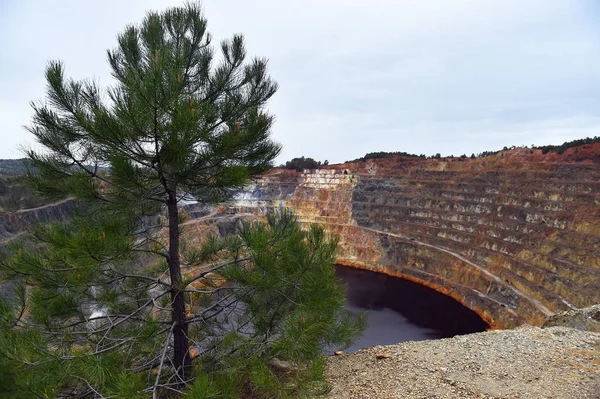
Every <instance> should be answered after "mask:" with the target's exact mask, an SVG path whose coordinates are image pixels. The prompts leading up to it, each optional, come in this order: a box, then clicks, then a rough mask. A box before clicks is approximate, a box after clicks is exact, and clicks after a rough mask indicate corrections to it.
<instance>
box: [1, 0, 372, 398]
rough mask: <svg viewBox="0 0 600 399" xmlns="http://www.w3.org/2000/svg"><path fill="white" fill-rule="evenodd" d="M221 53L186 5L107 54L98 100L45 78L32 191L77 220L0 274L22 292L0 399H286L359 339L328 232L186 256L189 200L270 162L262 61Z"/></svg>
mask: <svg viewBox="0 0 600 399" xmlns="http://www.w3.org/2000/svg"><path fill="white" fill-rule="evenodd" d="M220 48H221V53H222V60H221V61H220V62H218V63H217V64H216V65H215V63H214V62H213V57H214V52H213V50H212V47H211V40H210V35H209V34H208V33H207V32H206V20H205V19H204V17H203V16H202V13H201V7H200V5H199V4H188V5H186V6H185V7H178V8H172V9H169V10H167V11H165V12H163V13H155V12H150V13H148V14H147V16H146V18H145V19H144V21H143V22H142V24H141V25H139V26H134V25H132V26H128V27H127V28H126V29H125V30H124V32H123V33H121V34H120V35H119V36H118V46H117V48H116V49H115V50H112V51H109V52H108V61H109V63H110V66H111V69H112V75H113V77H114V78H115V80H116V84H115V85H114V86H112V87H110V88H109V89H108V90H106V92H103V91H102V90H101V89H100V88H99V87H98V85H97V84H96V83H94V82H92V81H74V80H71V79H67V78H65V74H64V70H63V66H62V64H61V63H60V62H51V63H50V64H49V65H48V67H47V70H46V80H47V83H48V95H47V102H46V103H43V104H33V108H34V118H33V123H32V125H31V126H30V128H29V130H30V132H31V133H33V134H34V135H35V137H36V139H37V141H38V143H39V144H40V145H41V146H42V147H43V150H42V151H40V152H36V151H33V150H32V151H29V152H28V157H29V159H30V161H31V165H32V168H33V169H34V170H35V173H32V174H30V175H29V179H30V181H31V182H32V184H33V185H34V186H35V188H36V189H37V190H38V191H39V192H40V193H42V194H43V195H45V196H47V197H48V198H56V199H58V198H65V197H74V198H76V199H77V200H78V201H79V204H80V206H79V208H78V212H77V214H76V215H75V216H74V218H72V220H70V221H69V223H68V224H55V225H52V226H46V227H40V228H38V229H37V230H36V231H35V232H34V233H33V238H34V239H33V242H34V243H35V246H33V244H25V243H21V244H15V245H14V246H13V254H12V256H7V257H5V259H4V260H3V261H2V270H3V272H4V277H5V278H12V279H16V280H18V281H20V282H21V284H19V285H18V286H17V288H18V289H17V294H18V295H17V296H16V298H17V300H15V301H13V304H12V305H13V306H9V305H8V304H2V306H1V307H0V311H1V313H2V314H3V318H2V321H1V322H0V348H1V349H0V351H1V352H2V353H1V354H2V356H0V372H2V371H6V370H10V373H8V374H6V375H5V376H1V377H0V381H3V380H4V379H5V377H6V379H8V380H9V383H8V384H7V385H8V386H10V388H8V390H7V391H6V392H8V393H6V394H5V395H6V397H15V398H18V397H32V396H37V397H52V396H66V397H86V395H87V397H103V395H104V396H110V395H117V396H118V397H127V398H136V397H147V396H148V394H149V393H151V394H152V396H153V397H167V396H168V395H170V394H177V393H178V392H181V391H182V390H183V389H185V387H186V386H187V385H190V384H193V387H192V389H191V390H190V391H189V393H190V395H191V397H198V398H199V397H211V395H212V396H215V395H220V396H219V397H243V396H247V395H248V394H249V392H251V393H252V395H257V396H258V395H262V396H266V397H275V396H285V395H287V396H291V397H294V395H295V396H299V395H300V394H301V392H303V388H306V389H312V388H314V386H313V385H311V384H310V383H309V382H310V381H313V380H314V379H315V378H317V377H322V373H323V368H322V366H323V364H322V361H320V360H318V359H319V355H320V353H322V350H323V348H324V347H326V346H327V345H333V344H340V343H341V344H349V343H350V341H351V337H352V336H353V334H356V333H357V332H358V331H359V330H360V328H362V322H361V320H360V319H355V318H352V317H350V316H349V315H347V314H346V313H344V311H343V301H344V292H343V291H344V290H343V287H342V286H341V285H340V283H339V282H337V280H336V279H335V276H334V273H333V268H332V262H333V261H334V259H335V257H334V250H335V247H336V242H335V240H334V239H331V238H327V236H326V235H325V234H324V232H323V231H322V230H321V229H318V228H315V227H313V228H311V229H310V230H308V231H302V230H301V229H300V228H299V227H298V224H297V221H296V220H295V219H294V218H293V217H292V216H291V215H290V214H288V213H284V214H282V215H280V216H279V217H270V218H269V220H268V225H267V226H262V225H256V224H254V225H244V226H242V227H240V230H239V231H238V233H237V234H236V235H234V236H232V237H229V238H216V237H213V238H212V239H210V240H208V241H207V242H206V243H205V244H204V246H203V247H202V248H200V249H198V248H193V247H191V246H189V247H188V246H187V245H186V243H185V241H184V240H182V222H184V221H185V213H184V212H182V211H181V209H180V202H181V200H182V199H184V198H190V197H193V198H195V199H197V200H198V201H199V202H200V203H209V202H217V201H222V200H224V199H227V198H228V197H229V195H230V194H231V193H232V191H233V190H235V189H237V188H239V187H240V186H241V185H243V184H244V182H246V181H247V179H248V178H249V177H252V176H255V175H257V174H260V173H262V172H264V171H266V170H268V169H269V168H270V167H271V162H272V160H273V159H274V158H275V157H276V156H277V154H278V153H279V151H280V147H279V145H277V144H276V143H274V142H272V141H271V140H270V139H269V131H270V127H271V125H272V122H273V117H272V116H271V115H270V114H269V113H268V112H267V111H266V110H265V105H266V102H267V100H268V99H269V98H270V97H271V96H272V95H273V94H274V93H275V91H276V89H277V85H276V83H275V82H273V81H272V80H271V78H270V77H269V76H268V74H267V68H266V66H267V62H266V60H264V59H254V60H251V61H247V60H246V52H245V49H244V41H243V38H242V36H240V35H235V36H234V37H233V38H232V39H231V40H227V41H224V42H222V43H221V46H220ZM163 214H164V215H165V217H162V216H161V215H163ZM207 262H210V263H207ZM194 358H196V360H195V361H194ZM273 362H275V363H273ZM277 362H280V363H281V362H287V363H284V364H288V365H290V366H289V367H288V369H287V370H286V371H285V372H284V373H283V374H281V373H278V372H277V365H276V363H277ZM4 382H5V381H4ZM282 384H283V385H282ZM248 390H250V391H248Z"/></svg>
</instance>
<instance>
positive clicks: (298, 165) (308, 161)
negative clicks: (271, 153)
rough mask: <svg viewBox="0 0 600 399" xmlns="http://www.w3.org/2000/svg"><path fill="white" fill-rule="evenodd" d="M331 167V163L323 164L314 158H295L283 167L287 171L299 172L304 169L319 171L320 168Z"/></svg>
mask: <svg viewBox="0 0 600 399" xmlns="http://www.w3.org/2000/svg"><path fill="white" fill-rule="evenodd" d="M321 165H324V166H327V165H329V161H327V160H325V162H323V163H321V161H315V160H314V159H312V158H308V157H307V158H305V157H300V158H293V159H292V160H291V161H287V162H286V163H285V165H281V166H280V167H283V168H285V169H294V170H296V171H298V172H302V171H303V170H304V169H317V168H318V167H319V166H321Z"/></svg>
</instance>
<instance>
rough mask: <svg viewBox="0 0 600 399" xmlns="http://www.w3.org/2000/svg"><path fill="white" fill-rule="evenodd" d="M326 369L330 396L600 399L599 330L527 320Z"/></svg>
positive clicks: (349, 358) (358, 356)
mask: <svg viewBox="0 0 600 399" xmlns="http://www.w3.org/2000/svg"><path fill="white" fill-rule="evenodd" d="M378 357H379V358H378ZM328 367H329V378H330V380H331V383H332V386H333V390H332V391H331V393H330V395H329V398H331V399H350V398H398V399H404V398H419V399H421V398H422V399H429V398H438V399H446V398H448V399H450V398H488V399H492V398H493V399H500V398H503V399H505V398H506V399H508V398H510V399H513V398H547V399H550V398H553V399H559V398H564V399H576V398H588V399H592V398H593V399H600V334H599V333H594V332H586V331H580V330H576V329H572V328H565V327H551V328H544V329H542V328H538V327H529V326H526V327H520V328H517V329H514V330H503V331H489V332H484V333H478V334H471V335H463V336H457V337H454V338H450V339H441V340H435V341H420V342H405V343H401V344H398V345H393V346H376V347H373V348H368V349H363V350H360V351H358V352H355V353H349V354H343V355H340V356H333V357H331V358H330V359H329V364H328Z"/></svg>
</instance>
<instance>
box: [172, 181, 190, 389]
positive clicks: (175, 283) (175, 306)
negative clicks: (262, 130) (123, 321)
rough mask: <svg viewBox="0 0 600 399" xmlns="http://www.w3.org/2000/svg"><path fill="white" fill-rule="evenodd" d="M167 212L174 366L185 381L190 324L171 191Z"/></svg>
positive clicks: (187, 366) (174, 207)
mask: <svg viewBox="0 0 600 399" xmlns="http://www.w3.org/2000/svg"><path fill="white" fill-rule="evenodd" d="M168 194H169V198H168V201H167V211H168V214H169V276H170V278H171V308H172V321H173V323H174V328H173V349H174V353H173V365H174V366H175V369H176V370H177V374H178V376H179V378H180V379H181V381H185V374H186V371H187V370H186V369H188V368H189V366H190V365H191V360H190V357H189V356H188V350H189V340H188V324H187V322H186V312H185V297H184V293H183V292H182V289H183V287H182V286H181V282H182V276H181V264H180V258H179V210H178V209H177V193H176V192H175V191H174V190H169V193H168Z"/></svg>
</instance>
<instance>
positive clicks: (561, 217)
mask: <svg viewBox="0 0 600 399" xmlns="http://www.w3.org/2000/svg"><path fill="white" fill-rule="evenodd" d="M282 208H290V209H291V210H292V211H294V212H295V213H296V214H297V215H298V217H299V218H300V220H301V221H302V222H303V223H318V224H320V225H323V226H325V227H326V228H327V229H328V230H329V231H330V232H332V233H336V234H338V235H339V236H340V238H341V241H340V255H339V259H338V263H339V264H342V265H346V266H353V267H359V268H364V269H369V270H374V271H378V272H381V273H386V274H389V275H393V276H399V277H402V278H406V279H409V280H413V281H416V282H419V283H421V284H424V285H427V286H429V287H432V288H434V289H436V290H438V291H440V292H443V293H445V294H447V295H449V296H451V297H453V298H455V299H456V300H458V301H459V302H461V303H462V304H464V305H465V306H467V307H468V308H470V309H473V310H474V311H476V312H477V313H478V314H479V315H480V316H481V317H482V318H483V319H484V320H485V321H486V322H488V323H489V324H490V325H491V326H492V327H493V328H512V327H515V326H518V325H521V324H523V323H528V324H531V325H541V324H542V323H543V322H544V321H545V320H546V319H547V318H548V317H550V316H552V315H554V314H555V313H557V312H561V311H566V310H569V309H576V308H583V307H586V306H590V305H592V304H595V303H600V289H599V288H600V144H590V145H585V146H581V147H575V148H569V149H568V150H567V151H565V153H563V154H556V153H547V154H542V153H541V151H540V150H535V151H534V150H523V149H517V150H509V151H504V152H501V153H499V154H496V155H493V156H488V157H485V158H478V159H461V158H441V159H420V158H413V157H401V156H399V157H394V158H385V159H370V160H368V161H365V162H358V163H347V164H341V165H330V166H327V167H323V168H321V169H317V170H305V171H304V172H296V171H291V170H284V169H274V170H272V171H271V172H270V173H269V174H267V175H266V176H264V177H263V178H261V179H259V180H256V181H254V182H252V184H249V185H248V186H247V187H246V188H245V190H243V191H242V192H240V193H239V194H238V195H237V197H236V199H235V201H232V202H231V204H230V208H229V210H228V211H226V212H228V213H229V214H232V216H234V217H235V216H245V217H252V216H261V215H265V214H267V213H269V212H272V211H274V210H277V209H282Z"/></svg>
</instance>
